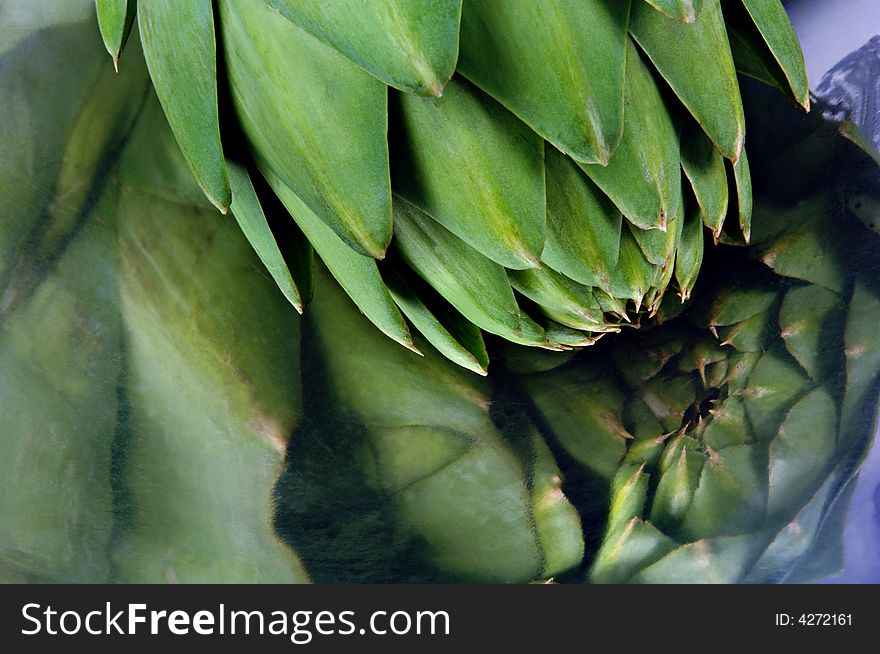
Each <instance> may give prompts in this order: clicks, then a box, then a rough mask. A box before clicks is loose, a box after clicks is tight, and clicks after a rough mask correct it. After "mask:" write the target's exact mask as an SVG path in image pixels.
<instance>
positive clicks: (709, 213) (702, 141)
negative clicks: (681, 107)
mask: <svg viewBox="0 0 880 654" xmlns="http://www.w3.org/2000/svg"><path fill="white" fill-rule="evenodd" d="M681 167H682V170H684V174H685V175H686V176H687V178H688V181H689V182H690V184H691V188H692V189H693V191H694V196H695V197H696V199H697V204H698V205H699V206H700V212H701V214H702V216H703V223H704V224H705V225H706V227H708V228H709V229H710V230H712V236H713V237H714V239H715V241H716V242H717V241H718V237H719V236H720V235H721V227H722V226H723V225H724V218H725V216H727V204H728V186H727V170H726V168H725V167H724V158H723V157H722V156H721V153H720V152H718V149H717V148H716V147H715V146H714V145H713V143H712V141H710V140H709V138H708V137H707V136H706V134H705V133H704V132H703V130H701V129H700V128H699V126H698V125H696V124H695V123H693V122H691V121H688V122H687V124H686V125H685V127H684V129H683V130H682V139H681Z"/></svg>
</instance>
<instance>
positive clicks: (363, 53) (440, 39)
mask: <svg viewBox="0 0 880 654" xmlns="http://www.w3.org/2000/svg"><path fill="white" fill-rule="evenodd" d="M461 2H462V0H415V1H413V0H382V1H381V2H373V3H363V2H358V1H357V0H346V1H343V2H337V3H321V2H314V1H313V0H268V4H269V5H270V6H272V7H274V8H275V9H277V10H278V11H280V12H281V13H282V14H283V15H284V16H285V17H286V18H288V19H290V20H291V21H293V22H294V23H296V24H297V25H299V26H300V27H301V28H302V29H304V30H305V31H307V32H308V33H309V34H311V35H312V36H315V37H317V38H318V39H320V40H321V41H323V42H324V43H326V44H327V45H330V46H332V47H334V48H336V49H337V50H338V51H339V52H341V53H342V54H343V55H345V56H346V57H348V58H349V59H351V60H352V61H353V62H354V63H356V64H357V65H358V66H360V67H361V68H363V69H364V70H366V71H367V72H368V73H370V74H372V75H375V76H376V77H377V78H379V79H380V80H382V81H383V82H385V84H388V85H390V86H393V87H394V88H396V89H399V90H401V91H406V92H409V93H418V94H419V95H435V96H439V95H442V93H443V87H444V86H445V85H446V82H448V81H449V78H450V77H452V73H453V72H454V71H455V63H456V61H457V59H458V28H459V22H460V20H461Z"/></svg>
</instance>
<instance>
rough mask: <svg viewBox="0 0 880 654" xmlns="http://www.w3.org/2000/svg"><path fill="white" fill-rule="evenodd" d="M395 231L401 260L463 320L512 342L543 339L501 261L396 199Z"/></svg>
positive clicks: (532, 343)
mask: <svg viewBox="0 0 880 654" xmlns="http://www.w3.org/2000/svg"><path fill="white" fill-rule="evenodd" d="M394 231H395V246H396V248H397V250H398V251H399V252H400V255H401V256H402V258H403V260H404V261H405V262H406V263H407V264H408V265H409V266H410V267H411V268H412V269H413V270H415V271H416V272H417V273H418V274H419V275H420V276H421V277H422V279H424V280H425V281H426V282H427V283H428V284H430V285H431V286H433V287H434V289H435V290H436V291H437V292H438V293H440V295H442V296H443V297H444V298H446V299H447V300H448V301H449V303H450V304H452V306H454V307H455V308H456V309H458V311H459V312H461V314H462V315H463V316H464V317H465V318H467V319H468V320H470V321H471V322H472V323H474V324H475V325H477V326H478V327H480V328H481V329H485V330H486V331H487V332H491V333H493V334H497V335H498V336H503V337H504V338H506V339H508V340H511V341H513V342H514V343H520V344H522V345H541V344H543V343H544V333H543V332H544V330H543V329H541V327H539V326H538V325H537V324H536V323H534V322H533V321H532V320H531V319H530V318H529V317H528V316H526V315H525V314H523V313H522V311H521V310H520V308H519V307H518V306H517V304H516V299H515V298H514V295H513V290H512V289H511V288H510V282H509V281H508V279H507V273H506V272H505V270H504V268H502V267H501V266H500V265H498V264H497V263H495V262H494V261H492V260H490V259H487V258H486V257H484V256H483V255H482V254H480V253H479V252H477V251H476V250H475V249H473V248H472V247H470V246H469V245H468V244H467V243H465V242H464V241H462V240H461V239H459V238H458V237H457V236H455V234H453V233H452V232H450V231H449V230H447V229H446V228H445V227H443V226H442V225H441V224H439V223H438V222H436V221H435V220H433V219H432V218H431V217H430V216H428V215H427V214H426V213H424V212H423V211H421V210H420V209H419V208H418V207H416V206H414V205H412V204H410V203H409V202H407V201H406V200H404V199H403V198H399V197H395V201H394Z"/></svg>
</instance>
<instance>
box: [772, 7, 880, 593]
mask: <svg viewBox="0 0 880 654" xmlns="http://www.w3.org/2000/svg"><path fill="white" fill-rule="evenodd" d="M785 5H786V8H787V9H788V12H789V15H790V16H791V19H792V23H793V24H794V26H795V29H796V30H797V32H798V36H799V37H800V40H801V44H802V46H803V49H804V58H805V60H806V65H807V75H808V76H809V79H810V88H811V89H816V88H817V87H818V86H819V83H820V81H821V80H822V77H823V76H824V75H825V73H827V72H828V70H829V69H831V68H832V67H833V66H834V65H835V64H836V63H837V62H838V61H840V60H841V59H843V58H844V57H845V56H846V55H847V54H849V53H850V52H852V51H854V50H857V49H858V48H860V47H861V46H862V45H864V44H865V43H866V42H867V41H868V40H870V38H871V37H872V36H875V35H878V34H880V0H787V1H786V2H785ZM875 119H876V120H878V121H880V116H876V117H875ZM878 436H880V435H878ZM844 542H845V555H844V556H845V569H844V571H843V572H842V573H841V574H839V575H836V576H834V577H831V578H829V579H827V580H826V581H827V582H829V583H880V438H875V440H874V445H873V447H872V449H871V452H870V453H869V455H868V459H867V461H866V462H865V465H864V466H863V468H862V470H861V473H860V476H859V480H858V484H857V486H856V490H855V495H854V497H853V500H852V504H851V505H850V510H849V513H848V515H847V520H846V531H845V534H844Z"/></svg>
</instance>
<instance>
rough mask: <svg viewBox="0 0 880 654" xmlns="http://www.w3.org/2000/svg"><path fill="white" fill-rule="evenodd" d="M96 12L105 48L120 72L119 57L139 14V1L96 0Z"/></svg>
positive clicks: (114, 66)
mask: <svg viewBox="0 0 880 654" xmlns="http://www.w3.org/2000/svg"><path fill="white" fill-rule="evenodd" d="M95 10H96V12H97V14H98V26H99V27H100V28H101V38H102V39H103V41H104V47H105V48H107V52H108V53H109V54H110V56H111V57H112V58H113V68H115V69H116V70H119V57H120V55H121V54H122V49H123V48H124V47H125V42H126V41H127V40H128V35H129V33H130V32H131V26H132V23H134V18H135V15H136V14H137V0H95Z"/></svg>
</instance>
